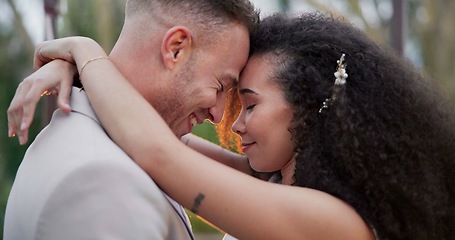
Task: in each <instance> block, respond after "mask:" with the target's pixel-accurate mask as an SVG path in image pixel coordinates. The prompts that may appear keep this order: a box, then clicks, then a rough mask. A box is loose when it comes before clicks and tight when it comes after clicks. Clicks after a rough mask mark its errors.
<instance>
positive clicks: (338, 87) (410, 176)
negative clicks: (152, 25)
mask: <svg viewBox="0 0 455 240" xmlns="http://www.w3.org/2000/svg"><path fill="white" fill-rule="evenodd" d="M251 38H252V40H251V51H250V60H249V62H248V64H247V66H246V67H245V69H244V71H243V73H242V76H241V80H240V82H239V84H238V97H239V99H240V102H241V105H242V106H241V111H240V114H239V116H238V118H237V120H236V122H235V123H234V125H233V127H232V129H233V130H234V131H235V132H236V133H237V134H238V135H240V137H241V138H242V147H243V152H244V153H245V154H246V156H247V157H248V160H249V163H250V165H251V167H252V168H253V169H254V170H255V171H258V172H270V173H272V172H277V174H275V175H274V177H273V181H274V182H278V183H281V184H273V183H270V182H264V181H260V180H258V179H256V178H252V177H249V176H248V175H246V174H243V173H240V172H238V171H235V170H232V169H231V168H227V167H225V166H223V165H221V164H219V163H217V162H215V161H211V160H210V159H209V158H207V157H205V156H203V155H201V154H199V153H197V152H195V151H192V150H190V149H189V148H187V147H186V146H185V145H184V144H182V142H180V141H179V139H177V138H176V137H175V136H174V135H173V134H172V132H171V131H170V130H169V129H168V128H167V127H166V125H165V123H164V122H163V120H162V119H161V118H160V117H159V115H158V114H157V113H156V112H155V111H154V109H153V108H151V107H150V106H149V105H148V104H147V103H146V102H145V101H144V100H142V99H141V98H140V97H139V96H138V94H137V93H135V92H134V90H133V89H132V88H131V87H130V86H129V85H128V84H127V83H126V81H124V80H122V78H121V76H119V77H118V78H116V79H110V80H108V81H109V82H107V81H106V82H104V83H103V81H105V80H102V79H98V78H96V75H97V74H100V73H102V71H111V70H113V69H115V68H114V66H113V65H112V64H111V63H110V62H109V61H105V60H103V61H92V62H89V61H90V60H89V59H94V58H83V59H80V58H78V55H77V54H75V53H73V52H71V42H70V41H68V44H66V45H65V44H63V45H61V46H59V47H60V48H62V49H69V50H68V52H70V53H71V54H72V57H73V58H74V59H67V60H71V61H73V60H74V61H75V62H76V64H77V65H78V68H79V71H81V68H84V67H85V68H84V69H83V73H81V75H80V77H81V79H82V83H83V84H84V88H85V89H86V91H87V94H88V96H89V98H90V100H91V102H92V104H93V107H94V108H95V110H96V112H97V114H98V115H99V116H100V119H101V120H102V122H103V124H104V126H105V128H106V129H107V131H108V132H109V134H110V136H111V137H112V138H113V139H114V141H116V142H117V144H118V145H119V146H121V147H122V148H123V149H124V150H125V151H126V152H127V153H128V154H129V155H130V156H131V157H132V158H133V159H134V160H135V161H136V162H137V163H138V164H139V165H140V166H141V167H142V168H143V169H144V170H145V171H146V172H147V173H148V174H149V175H150V176H152V177H153V178H154V180H155V181H156V182H157V183H158V184H159V185H160V187H161V188H163V189H164V191H166V192H167V193H168V194H169V195H170V196H171V197H172V198H174V199H175V200H176V201H178V202H179V203H181V204H182V205H183V206H185V207H186V208H188V209H192V211H194V212H197V213H198V214H199V215H201V216H202V217H204V218H206V219H207V220H208V221H210V222H212V223H214V224H215V225H217V226H219V227H220V228H221V229H223V230H225V231H227V232H228V233H231V234H232V235H233V236H235V237H237V238H240V239H381V240H382V239H453V238H454V236H455V235H454V230H453V229H454V226H455V221H454V218H455V216H454V213H455V211H454V186H455V182H454V178H453V176H454V171H455V166H454V159H455V152H454V151H453V149H455V126H454V123H455V121H454V118H453V116H452V114H451V113H450V112H451V109H450V108H449V107H448V106H446V105H445V103H444V102H445V101H444V100H443V99H442V98H441V94H440V93H439V92H438V91H437V90H436V88H435V87H434V86H432V85H431V83H430V82H428V81H426V80H425V78H424V77H423V76H421V75H420V74H419V73H418V72H417V71H415V70H414V69H413V68H412V67H411V65H410V64H408V63H406V62H404V61H403V60H401V59H399V58H397V57H396V56H394V55H393V54H392V53H390V52H388V51H387V50H384V49H382V48H380V47H378V46H377V45H376V44H375V43H374V42H372V41H371V40H370V39H368V38H367V37H366V36H365V34H364V33H362V32H361V31H359V30H357V29H356V28H354V27H352V26H351V25H349V24H348V23H345V22H343V21H340V20H336V19H333V18H331V17H328V16H325V15H321V14H303V15H302V16H300V17H298V18H287V17H285V16H282V15H274V16H271V17H268V18H266V19H264V20H263V21H262V23H261V26H260V27H259V29H258V31H257V32H255V33H254V34H253V35H252V37H251ZM51 46H53V45H52V44H43V45H41V46H40V47H39V48H38V50H37V55H38V56H41V61H44V62H46V61H49V60H50V58H51V57H59V56H60V57H62V56H63V55H62V54H61V52H64V51H65V50H61V49H56V48H55V46H54V48H52V47H51ZM95 52H96V51H95ZM59 54H60V55H59ZM93 57H97V56H93ZM337 60H338V61H337ZM95 62H96V64H97V65H96V66H97V67H96V68H95V67H90V65H91V64H92V65H93V64H94V63H95ZM334 73H335V74H334ZM334 75H335V76H334ZM95 78H96V79H97V81H91V80H90V79H95ZM107 84H109V85H110V86H111V89H112V91H110V92H108V93H107V92H103V90H104V87H103V86H105V85H107ZM56 85H58V84H54V85H52V86H56ZM44 89H48V88H43V89H41V90H44ZM124 92H128V94H131V95H133V94H135V96H137V97H134V98H130V99H123V98H122V99H120V98H119V97H118V96H120V95H122V94H123V93H124ZM132 102H134V105H135V106H137V107H136V108H134V109H131V108H128V107H126V106H130V105H131V104H133V103H132ZM232 102H234V98H233V99H231V103H232ZM234 105H235V104H234ZM227 110H228V111H229V110H232V111H230V112H228V113H226V114H227V115H226V116H227V117H225V120H226V121H225V123H224V124H222V125H221V131H223V128H222V127H223V126H229V125H230V124H231V123H232V121H229V120H230V119H233V118H235V116H236V115H235V114H236V113H238V112H236V111H234V110H237V109H232V108H228V109H227ZM114 116H115V117H114ZM150 119H154V120H153V121H150ZM150 122H153V124H150ZM138 126H140V127H138ZM27 127H28V126H27V125H25V126H24V128H27ZM11 132H14V129H12V130H11ZM152 134H155V135H157V134H159V135H160V136H161V139H160V140H159V141H158V140H156V139H150V138H148V137H147V136H149V135H152ZM184 142H187V141H184ZM190 146H191V142H190ZM150 152H153V153H154V155H155V156H161V157H160V158H156V159H149V158H148V153H150ZM218 155H223V152H222V153H218ZM218 155H217V154H215V157H219V156H218ZM153 166H155V167H153ZM156 166H159V167H156ZM174 176H179V177H177V178H176V177H174Z"/></svg>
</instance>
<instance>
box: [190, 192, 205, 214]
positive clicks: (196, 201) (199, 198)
mask: <svg viewBox="0 0 455 240" xmlns="http://www.w3.org/2000/svg"><path fill="white" fill-rule="evenodd" d="M204 198H205V196H204V194H202V193H199V194H198V195H197V197H196V198H195V199H194V203H193V207H192V208H191V212H193V213H197V211H198V210H199V206H200V205H201V202H202V200H204Z"/></svg>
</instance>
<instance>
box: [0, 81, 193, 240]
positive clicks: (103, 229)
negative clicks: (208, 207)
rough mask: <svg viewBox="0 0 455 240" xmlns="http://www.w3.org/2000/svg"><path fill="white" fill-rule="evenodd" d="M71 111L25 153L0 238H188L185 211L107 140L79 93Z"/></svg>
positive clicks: (54, 121)
mask: <svg viewBox="0 0 455 240" xmlns="http://www.w3.org/2000/svg"><path fill="white" fill-rule="evenodd" d="M71 105H72V112H71V113H69V114H67V113H63V112H61V111H59V110H57V111H56V112H55V113H54V115H53V117H52V121H51V123H50V124H49V125H48V126H47V127H46V128H45V129H44V130H43V131H42V132H41V133H40V134H39V135H38V136H37V137H36V139H35V141H34V142H33V143H32V144H31V145H30V147H29V149H28V150H27V152H26V154H25V157H24V160H23V162H22V164H21V165H20V167H19V170H18V172H17V176H16V179H15V181H14V185H13V187H12V190H11V193H10V196H9V199H8V203H7V209H6V214H5V226H4V240H32V239H36V240H38V239H42V240H54V239H55V240H72V239H74V240H76V239H78V240H80V239H109V240H114V239H128V240H129V239H135V240H140V239H148V240H150V239H153V240H156V239H158V240H159V239H178V240H180V239H193V235H192V233H191V226H190V225H189V222H188V218H187V216H186V214H185V212H184V211H183V208H182V207H181V206H180V205H178V204H177V203H176V202H174V201H173V200H172V199H170V198H168V197H167V196H166V195H165V194H164V193H163V192H162V191H161V190H160V189H159V188H158V186H157V185H156V184H155V183H154V182H153V180H152V179H151V178H150V177H149V176H148V175H147V174H146V173H145V172H144V171H143V170H142V169H141V168H139V167H138V166H137V165H136V164H135V163H134V162H133V160H132V159H130V158H129V157H128V156H127V155H126V154H125V153H124V152H123V151H122V150H121V149H120V148H119V147H118V146H117V145H116V144H115V143H113V142H112V140H111V139H110V138H109V136H108V135H107V134H106V132H105V131H104V129H103V127H102V126H101V124H100V122H99V121H98V118H97V117H96V115H95V113H94V111H93V109H92V108H91V106H90V104H89V102H88V99H87V97H86V95H85V93H84V92H83V91H82V92H81V91H79V90H78V89H77V88H73V91H72V96H71ZM151 137H153V136H151ZM150 157H153V156H150ZM157 167H159V166H157Z"/></svg>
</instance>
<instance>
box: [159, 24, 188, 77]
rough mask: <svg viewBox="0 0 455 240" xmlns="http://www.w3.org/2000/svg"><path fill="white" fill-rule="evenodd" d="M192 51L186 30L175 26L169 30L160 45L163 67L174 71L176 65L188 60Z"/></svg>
mask: <svg viewBox="0 0 455 240" xmlns="http://www.w3.org/2000/svg"><path fill="white" fill-rule="evenodd" d="M191 50H192V36H191V32H190V30H189V29H188V28H186V27H183V26H175V27H172V28H170V29H169V30H168V31H167V32H166V34H165V35H164V37H163V42H162V43H161V55H162V57H163V61H164V65H165V66H166V67H167V68H168V69H171V70H172V69H174V68H175V66H176V64H177V63H180V62H182V61H184V60H185V59H187V58H189V56H190V54H191Z"/></svg>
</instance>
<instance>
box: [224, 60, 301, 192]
mask: <svg viewBox="0 0 455 240" xmlns="http://www.w3.org/2000/svg"><path fill="white" fill-rule="evenodd" d="M274 71H275V68H274V65H273V64H272V62H270V61H269V60H268V59H267V58H260V57H252V58H250V60H249V61H248V65H247V66H246V67H245V69H244V71H243V72H242V76H241V79H242V80H241V81H240V83H239V86H238V89H239V90H238V92H239V96H240V100H241V102H242V110H241V112H240V115H239V117H238V118H237V120H236V121H235V123H234V125H233V126H232V130H233V131H234V132H236V133H237V134H239V135H240V136H241V138H242V147H243V152H244V153H245V154H246V155H247V156H248V159H249V160H250V164H251V167H252V168H253V169H254V170H256V171H258V172H275V171H281V173H282V177H283V180H284V183H285V184H288V185H291V184H292V183H293V180H292V176H293V175H294V166H295V158H294V146H295V144H294V143H293V142H292V136H291V133H290V131H288V129H289V127H290V123H291V120H292V117H293V110H292V108H291V107H290V106H289V104H288V103H287V102H286V101H285V99H284V93H283V91H282V90H281V88H280V87H279V85H278V84H276V83H274V82H273V81H274V80H273V72H274Z"/></svg>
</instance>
